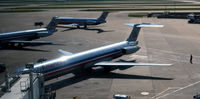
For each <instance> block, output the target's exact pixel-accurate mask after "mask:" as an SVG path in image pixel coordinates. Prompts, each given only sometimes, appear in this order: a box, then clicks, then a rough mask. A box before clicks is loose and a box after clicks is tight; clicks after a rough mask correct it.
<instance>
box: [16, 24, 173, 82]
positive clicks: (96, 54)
mask: <svg viewBox="0 0 200 99" xmlns="http://www.w3.org/2000/svg"><path fill="white" fill-rule="evenodd" d="M126 25H128V26H132V27H133V30H132V32H131V34H130V36H129V37H128V39H127V40H125V41H122V42H119V43H114V44H111V45H106V46H102V47H99V48H94V49H91V50H87V51H83V52H79V53H71V52H67V51H64V50H61V49H59V52H60V53H62V54H63V56H61V57H59V58H55V59H52V60H47V61H43V62H40V63H36V64H34V66H33V69H32V71H33V72H34V73H42V74H43V76H44V78H45V80H49V79H52V78H55V77H59V76H62V75H64V74H67V73H74V74H75V75H76V72H78V71H87V70H92V67H97V66H101V67H103V68H104V71H105V72H109V71H111V70H112V68H117V69H120V70H123V69H126V68H130V67H132V66H171V65H172V64H156V63H135V62H111V60H113V59H116V58H118V57H120V56H123V55H128V54H132V53H135V52H137V51H138V50H139V49H140V47H139V46H137V44H138V41H137V37H138V34H139V31H140V28H141V27H163V25H152V24H126ZM28 72H29V70H28V69H27V68H25V67H21V68H19V69H18V70H16V72H14V73H13V74H14V75H17V74H26V73H28Z"/></svg>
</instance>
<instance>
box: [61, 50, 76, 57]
mask: <svg viewBox="0 0 200 99" xmlns="http://www.w3.org/2000/svg"><path fill="white" fill-rule="evenodd" d="M58 51H59V52H60V53H62V54H63V55H65V56H70V55H72V54H73V53H71V52H67V51H64V50H62V49H59V50H58Z"/></svg>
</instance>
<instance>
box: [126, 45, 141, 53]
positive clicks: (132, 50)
mask: <svg viewBox="0 0 200 99" xmlns="http://www.w3.org/2000/svg"><path fill="white" fill-rule="evenodd" d="M139 49H140V47H139V46H129V47H124V48H123V49H122V53H124V54H132V53H135V52H137V51H138V50H139Z"/></svg>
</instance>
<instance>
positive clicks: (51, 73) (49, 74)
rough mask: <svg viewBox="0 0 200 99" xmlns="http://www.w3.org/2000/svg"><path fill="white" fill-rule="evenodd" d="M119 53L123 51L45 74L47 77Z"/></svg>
mask: <svg viewBox="0 0 200 99" xmlns="http://www.w3.org/2000/svg"><path fill="white" fill-rule="evenodd" d="M117 54H121V51H117V52H114V53H112V54H110V55H105V56H102V57H99V58H96V59H92V60H89V61H85V62H82V63H78V64H75V65H72V66H71V67H69V68H64V69H60V70H57V71H53V72H50V73H46V74H44V76H46V77H47V76H51V75H53V74H55V73H58V72H63V71H66V70H70V69H73V68H76V67H78V66H81V65H84V64H88V63H91V62H94V61H97V60H101V59H104V58H108V57H111V56H114V55H117Z"/></svg>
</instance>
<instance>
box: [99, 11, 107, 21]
mask: <svg viewBox="0 0 200 99" xmlns="http://www.w3.org/2000/svg"><path fill="white" fill-rule="evenodd" d="M108 13H109V12H108V11H104V12H102V14H101V16H100V17H99V18H98V20H103V21H104V20H106V17H107V16H108Z"/></svg>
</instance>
